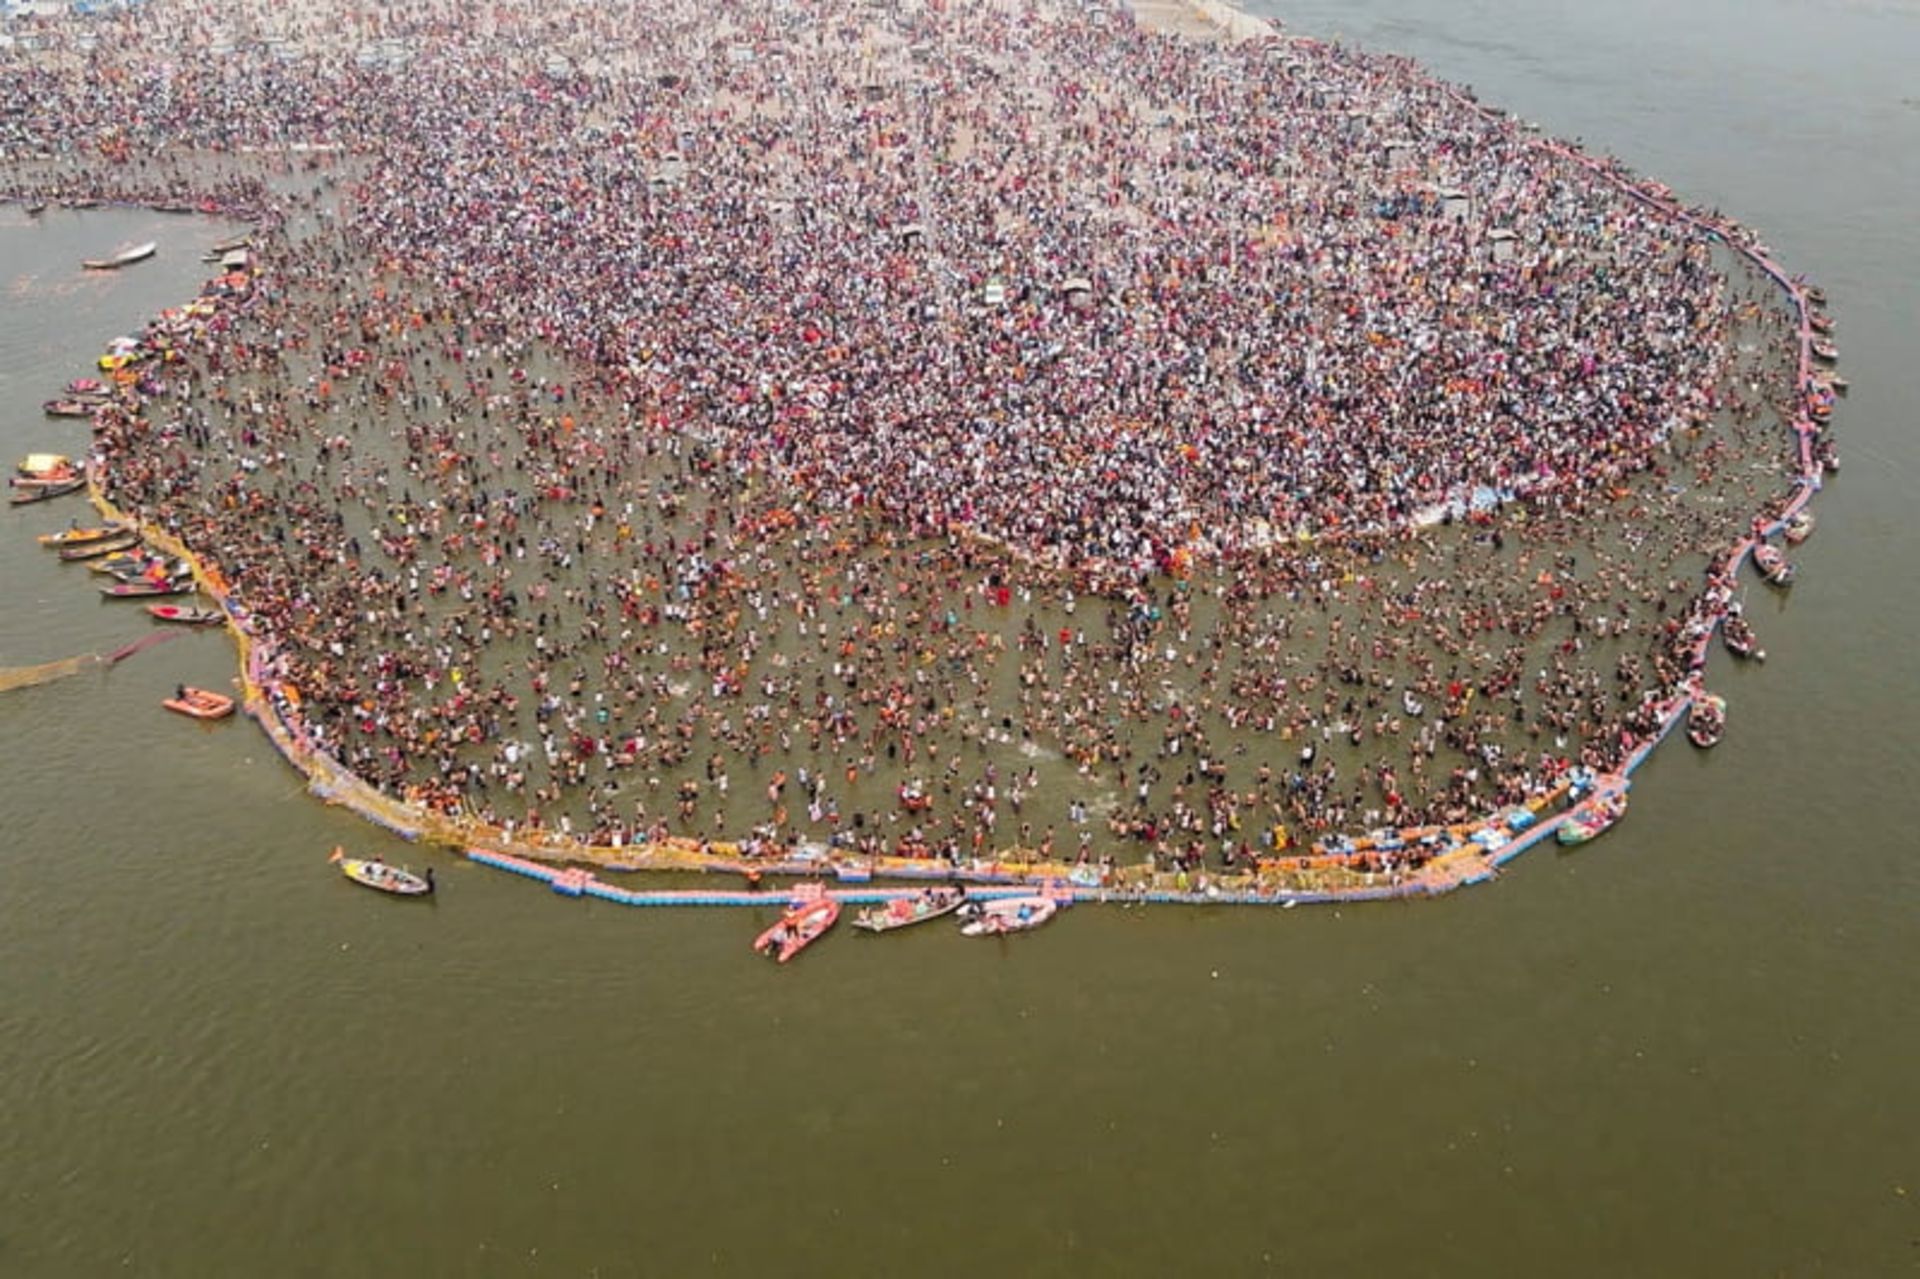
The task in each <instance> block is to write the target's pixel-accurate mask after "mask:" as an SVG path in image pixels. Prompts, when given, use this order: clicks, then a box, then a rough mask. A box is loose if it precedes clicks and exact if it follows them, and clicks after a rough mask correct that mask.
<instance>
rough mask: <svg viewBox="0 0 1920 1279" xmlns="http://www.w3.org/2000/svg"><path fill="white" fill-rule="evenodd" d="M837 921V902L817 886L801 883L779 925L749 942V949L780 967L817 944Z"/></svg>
mask: <svg viewBox="0 0 1920 1279" xmlns="http://www.w3.org/2000/svg"><path fill="white" fill-rule="evenodd" d="M839 918H840V903H839V902H837V901H835V900H834V899H833V898H831V897H829V896H827V895H826V890H825V889H824V888H823V887H822V886H821V885H819V884H802V885H800V887H799V888H798V889H797V890H796V891H795V894H794V900H793V903H792V904H791V905H790V906H788V907H787V909H786V910H785V911H784V912H783V913H782V914H781V916H780V919H779V922H777V923H776V924H774V926H773V927H772V928H769V929H767V931H766V932H764V933H761V934H760V935H759V936H758V937H756V938H754V939H753V948H754V949H755V950H757V951H759V952H760V953H761V954H763V955H766V956H768V957H769V958H771V959H772V960H773V961H774V962H775V963H778V964H784V963H786V962H787V961H788V960H789V959H792V958H793V957H794V956H795V955H797V954H799V953H800V952H801V951H803V950H805V949H806V948H807V947H808V946H810V945H812V944H813V943H814V942H816V941H818V940H819V939H820V937H821V935H822V934H823V933H825V932H826V931H827V930H828V929H829V928H832V927H833V925H834V921H835V920H837V919H839Z"/></svg>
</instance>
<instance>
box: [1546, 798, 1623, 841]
mask: <svg viewBox="0 0 1920 1279" xmlns="http://www.w3.org/2000/svg"><path fill="white" fill-rule="evenodd" d="M1626 813H1627V797H1626V796H1625V795H1624V794H1613V795H1603V796H1600V797H1598V798H1595V799H1592V800H1589V801H1588V803H1587V805H1586V807H1584V808H1581V809H1579V810H1577V811H1576V812H1575V813H1574V814H1573V815H1572V816H1570V817H1568V818H1567V820H1566V821H1564V822H1562V823H1560V829H1559V830H1557V831H1555V832H1554V838H1555V839H1557V840H1559V841H1560V842H1561V843H1562V844H1568V845H1572V844H1584V843H1586V842H1587V841H1588V840H1590V839H1594V838H1596V837H1597V836H1600V835H1604V834H1605V833H1606V832H1607V831H1610V830H1612V829H1613V827H1614V824H1615V823H1616V822H1618V821H1619V820H1620V819H1621V818H1622V817H1624V816H1626Z"/></svg>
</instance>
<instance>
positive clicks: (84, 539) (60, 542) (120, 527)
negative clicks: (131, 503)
mask: <svg viewBox="0 0 1920 1279" xmlns="http://www.w3.org/2000/svg"><path fill="white" fill-rule="evenodd" d="M127 531H128V530H127V526H126V525H124V524H100V525H96V526H95V527H93V528H80V527H79V526H77V525H76V526H74V527H71V528H64V529H61V530H60V531H59V532H58V533H42V534H41V535H40V539H39V541H40V545H42V546H53V547H65V546H86V545H88V544H89V543H91V542H103V541H105V540H106V539H107V538H110V537H119V536H120V535H121V534H122V533H125V532H127Z"/></svg>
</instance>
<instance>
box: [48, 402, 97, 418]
mask: <svg viewBox="0 0 1920 1279" xmlns="http://www.w3.org/2000/svg"><path fill="white" fill-rule="evenodd" d="M105 403H106V401H105V400H80V399H72V398H67V399H59V400H48V401H46V402H45V403H44V404H42V405H41V406H40V411H41V412H42V413H45V414H46V415H47V416H48V417H92V416H93V411H94V410H95V409H97V408H99V407H100V406H101V405H102V404H105Z"/></svg>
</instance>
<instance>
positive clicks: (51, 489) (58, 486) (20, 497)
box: [7, 478, 87, 506]
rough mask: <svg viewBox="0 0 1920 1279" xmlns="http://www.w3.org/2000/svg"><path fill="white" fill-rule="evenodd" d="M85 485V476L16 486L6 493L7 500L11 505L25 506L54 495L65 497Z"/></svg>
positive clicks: (44, 500)
mask: <svg viewBox="0 0 1920 1279" xmlns="http://www.w3.org/2000/svg"><path fill="white" fill-rule="evenodd" d="M86 486H87V481H86V480H85V478H77V479H71V480H59V481H56V482H54V483H51V484H32V485H28V486H26V487H24V488H16V489H14V490H13V492H11V493H9V494H8V495H7V502H8V503H9V504H10V505H13V506H27V505H30V504H32V503H34V502H51V501H52V500H53V499H54V498H56V497H65V496H66V495H67V494H69V493H78V492H79V491H80V490H81V489H83V488H85V487H86Z"/></svg>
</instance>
